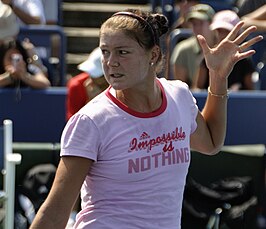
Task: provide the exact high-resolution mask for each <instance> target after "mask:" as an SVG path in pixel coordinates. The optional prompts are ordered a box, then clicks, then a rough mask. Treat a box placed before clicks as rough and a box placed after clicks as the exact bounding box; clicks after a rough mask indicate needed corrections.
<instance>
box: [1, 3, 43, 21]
mask: <svg viewBox="0 0 266 229" xmlns="http://www.w3.org/2000/svg"><path fill="white" fill-rule="evenodd" d="M1 1H2V2H3V3H4V4H7V5H9V6H10V7H11V8H12V9H13V11H14V13H15V14H16V15H17V18H18V22H19V24H20V25H30V24H45V23H46V21H45V14H44V8H43V4H42V1H41V0H1Z"/></svg>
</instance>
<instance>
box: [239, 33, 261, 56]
mask: <svg viewBox="0 0 266 229" xmlns="http://www.w3.org/2000/svg"><path fill="white" fill-rule="evenodd" d="M262 39H263V36H261V35H259V36H256V37H254V38H252V39H251V40H249V41H246V42H244V43H242V44H241V45H239V51H240V52H243V51H244V50H246V49H247V48H249V47H251V46H252V45H254V44H255V43H257V42H259V41H261V40H262Z"/></svg>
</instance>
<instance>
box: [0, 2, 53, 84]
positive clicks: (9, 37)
mask: <svg viewBox="0 0 266 229" xmlns="http://www.w3.org/2000/svg"><path fill="white" fill-rule="evenodd" d="M18 32H19V26H18V23H17V20H16V16H15V14H14V13H13V11H12V9H11V8H10V7H9V6H8V5H6V4H2V5H1V7H0V87H17V88H19V87H23V86H24V87H25V86H29V87H32V88H46V87H49V86H50V82H49V80H48V78H47V72H46V68H45V67H44V66H43V65H42V62H41V61H40V59H39V58H38V56H37V55H36V54H35V52H34V46H33V45H32V44H31V43H30V42H29V40H25V41H23V42H20V41H18V40H16V36H17V34H18Z"/></svg>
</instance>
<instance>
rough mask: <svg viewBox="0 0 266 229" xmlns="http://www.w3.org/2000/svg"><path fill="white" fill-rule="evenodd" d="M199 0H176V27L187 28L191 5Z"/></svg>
mask: <svg viewBox="0 0 266 229" xmlns="http://www.w3.org/2000/svg"><path fill="white" fill-rule="evenodd" d="M199 2H200V1H199V0H175V1H174V9H175V11H176V14H177V15H176V17H177V18H175V20H176V21H175V22H174V26H173V27H174V28H187V27H188V22H187V20H186V17H187V14H188V12H189V9H190V7H192V6H194V5H196V4H199Z"/></svg>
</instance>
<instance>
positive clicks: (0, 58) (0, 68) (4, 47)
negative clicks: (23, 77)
mask: <svg viewBox="0 0 266 229" xmlns="http://www.w3.org/2000/svg"><path fill="white" fill-rule="evenodd" d="M12 48H14V49H17V50H18V51H19V53H20V54H21V55H22V58H23V60H24V61H25V62H26V65H28V62H27V60H28V54H27V52H26V50H25V49H24V48H23V46H22V45H21V43H20V41H18V40H10V41H8V42H4V43H3V44H1V45H0V74H3V73H4V72H5V68H4V57H5V55H6V52H7V51H8V50H9V49H12ZM26 67H27V66H26Z"/></svg>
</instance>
